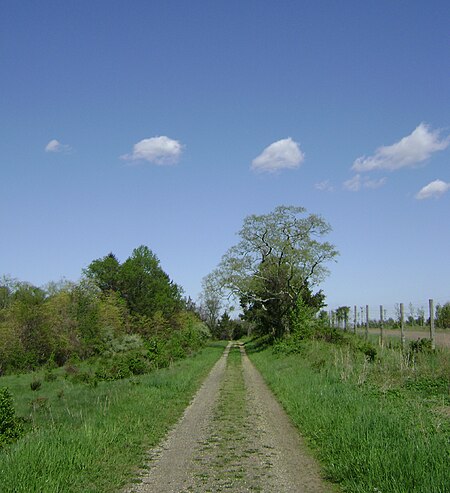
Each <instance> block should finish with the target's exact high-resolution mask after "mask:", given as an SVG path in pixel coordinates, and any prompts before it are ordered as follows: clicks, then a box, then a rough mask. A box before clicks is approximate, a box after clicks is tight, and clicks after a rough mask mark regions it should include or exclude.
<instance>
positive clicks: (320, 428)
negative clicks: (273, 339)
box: [250, 341, 450, 493]
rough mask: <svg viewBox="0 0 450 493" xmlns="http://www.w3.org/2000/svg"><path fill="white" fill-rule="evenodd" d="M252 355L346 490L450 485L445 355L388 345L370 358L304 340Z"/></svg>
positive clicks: (432, 492)
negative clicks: (286, 349)
mask: <svg viewBox="0 0 450 493" xmlns="http://www.w3.org/2000/svg"><path fill="white" fill-rule="evenodd" d="M250 356H251V358H252V360H253V361H254V363H255V364H256V365H257V367H258V368H259V370H260V371H261V372H262V374H263V376H264V378H265V379H266V381H267V382H268V383H269V385H270V386H271V387H272V389H273V390H274V392H275V394H276V395H277V396H278V398H279V399H280V401H281V402H282V404H283V405H284V407H285V409H286V411H287V412H288V414H289V415H290V416H291V418H292V420H293V421H294V423H295V424H296V425H297V426H298V428H299V429H300V431H301V432H302V433H303V435H304V436H305V437H306V438H307V439H308V440H309V442H310V443H311V445H312V447H313V449H315V451H316V453H317V455H318V458H319V459H320V461H321V462H322V464H323V466H324V470H325V472H326V474H327V476H328V477H329V479H331V480H333V481H335V482H337V483H340V485H341V487H342V488H343V489H344V491H349V492H361V493H362V492H364V493H366V492H382V493H390V492H392V493H394V492H395V493H411V492H417V493H419V492H420V493H425V492H426V493H444V492H449V491H450V468H449V464H450V462H449V459H450V448H449V438H450V433H449V432H450V423H449V419H448V411H449V409H450V407H449V404H450V401H449V396H448V384H449V381H448V376H449V373H448V370H449V365H448V362H449V360H448V353H440V354H437V355H436V354H429V355H411V354H408V355H407V354H402V353H400V352H398V351H393V350H389V349H385V350H383V351H382V353H381V355H378V356H377V358H376V360H375V361H374V362H373V363H370V362H368V361H367V359H366V358H364V355H363V354H362V353H355V352H354V351H353V350H352V349H351V348H349V347H348V346H345V345H344V346H334V345H331V344H328V343H325V342H323V341H308V342H305V343H303V345H302V347H301V348H300V353H299V354H291V355H284V354H276V353H274V352H273V351H272V350H271V349H270V348H267V349H265V350H263V351H260V352H255V353H253V354H250ZM446 414H447V416H446Z"/></svg>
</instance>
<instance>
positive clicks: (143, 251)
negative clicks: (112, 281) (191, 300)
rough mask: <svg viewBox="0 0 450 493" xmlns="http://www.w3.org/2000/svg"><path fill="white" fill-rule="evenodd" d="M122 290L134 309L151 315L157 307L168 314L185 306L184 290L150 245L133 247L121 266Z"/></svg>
mask: <svg viewBox="0 0 450 493" xmlns="http://www.w3.org/2000/svg"><path fill="white" fill-rule="evenodd" d="M120 291H121V294H122V296H123V297H124V298H125V300H126V301H127V304H128V307H129V309H130V311H131V313H136V314H140V315H146V316H149V317H151V316H152V315H153V314H154V313H155V312H156V311H158V310H159V311H161V313H162V314H163V315H164V316H166V317H168V316H170V315H172V314H173V313H174V312H175V311H177V310H179V309H181V307H182V296H181V295H182V291H181V289H180V288H179V287H178V286H177V285H176V284H175V283H173V282H172V281H171V280H170V278H169V276H168V275H167V274H166V273H165V272H164V271H163V270H162V268H161V267H160V265H159V259H158V257H157V256H156V255H155V254H154V253H153V252H152V251H151V250H150V249H149V248H148V247H146V246H140V247H138V248H135V249H134V250H133V253H132V255H131V256H130V257H129V258H128V259H127V260H126V261H125V262H124V263H123V264H122V266H121V269H120Z"/></svg>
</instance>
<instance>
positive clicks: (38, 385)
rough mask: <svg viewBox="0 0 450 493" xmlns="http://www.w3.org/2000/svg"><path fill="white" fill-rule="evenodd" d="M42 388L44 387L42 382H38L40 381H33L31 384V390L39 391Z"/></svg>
mask: <svg viewBox="0 0 450 493" xmlns="http://www.w3.org/2000/svg"><path fill="white" fill-rule="evenodd" d="M41 387H42V382H41V381H40V380H38V379H36V380H33V381H32V382H31V383H30V388H31V390H39V389H40V388H41Z"/></svg>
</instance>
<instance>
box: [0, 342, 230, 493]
mask: <svg viewBox="0 0 450 493" xmlns="http://www.w3.org/2000/svg"><path fill="white" fill-rule="evenodd" d="M223 349H224V347H223V345H221V346H220V347H219V346H217V345H216V347H208V348H205V350H203V351H201V352H200V353H199V354H198V355H196V356H195V357H193V358H189V359H185V360H183V361H180V362H179V363H177V364H175V365H173V366H172V367H171V368H168V369H163V370H157V371H153V372H151V373H150V374H146V375H138V376H134V377H133V378H132V380H116V381H104V382H103V381H102V382H98V385H96V386H95V385H91V384H83V385H80V384H73V383H72V382H71V381H70V380H65V381H61V380H60V379H58V380H57V381H55V382H49V383H48V384H46V385H45V386H44V388H43V389H42V391H41V394H40V396H39V397H40V398H44V399H46V400H42V399H40V400H39V401H38V400H36V394H35V393H33V392H32V391H31V390H30V386H29V383H30V381H31V378H32V376H31V375H29V374H23V375H19V376H7V377H0V386H2V385H4V384H6V383H8V386H9V387H10V388H11V391H13V392H14V395H17V398H16V401H17V402H16V405H17V412H18V413H20V414H25V413H27V414H29V415H30V419H31V421H32V423H33V424H34V425H35V426H34V429H33V432H32V433H29V434H28V435H27V439H26V440H19V441H18V442H17V443H15V444H14V446H13V447H4V448H3V449H1V450H0V491H1V492H2V493H30V492H56V491H64V492H66V491H67V492H68V491H70V492H71V493H86V492H94V491H95V492H96V493H107V492H108V493H109V492H112V491H122V490H123V489H124V486H125V485H126V484H127V483H129V482H130V481H131V479H132V478H133V477H135V475H136V474H137V472H136V465H137V464H140V463H143V461H145V458H146V455H147V451H148V450H149V449H150V448H152V447H154V446H156V445H157V444H158V443H159V442H160V440H161V439H162V438H163V437H164V435H165V434H166V433H167V431H168V430H169V429H170V428H171V427H172V426H173V425H174V424H175V423H176V422H177V420H178V419H179V418H180V416H181V414H182V412H183V411H184V409H185V408H186V406H187V405H188V404H189V402H190V400H191V399H192V396H193V395H194V393H195V391H196V390H197V389H198V387H199V386H200V383H201V382H202V381H203V380H204V378H205V376H206V375H207V374H208V372H209V371H210V369H211V367H212V366H213V365H214V363H215V362H216V361H217V359H218V358H219V356H220V355H221V354H222V352H223ZM86 364H87V363H86V362H83V363H82V365H83V367H85V365H86ZM85 371H86V372H87V368H86V367H85ZM131 382H133V383H134V384H131ZM32 401H33V402H32ZM41 403H42V404H41Z"/></svg>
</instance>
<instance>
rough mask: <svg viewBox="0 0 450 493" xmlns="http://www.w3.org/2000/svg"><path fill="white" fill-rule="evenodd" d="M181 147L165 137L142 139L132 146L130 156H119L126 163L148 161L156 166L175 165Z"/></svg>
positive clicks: (175, 141)
mask: <svg viewBox="0 0 450 493" xmlns="http://www.w3.org/2000/svg"><path fill="white" fill-rule="evenodd" d="M182 151H183V146H182V144H181V143H180V142H178V141H177V140H173V139H170V138H169V137H166V136H165V135H162V136H160V137H151V138H149V139H143V140H141V141H140V142H138V143H137V144H134V146H133V152H132V153H131V154H125V155H123V156H121V158H122V159H125V160H127V161H148V162H150V163H154V164H158V165H169V164H175V163H177V162H178V161H179V159H180V157H181V153H182Z"/></svg>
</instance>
